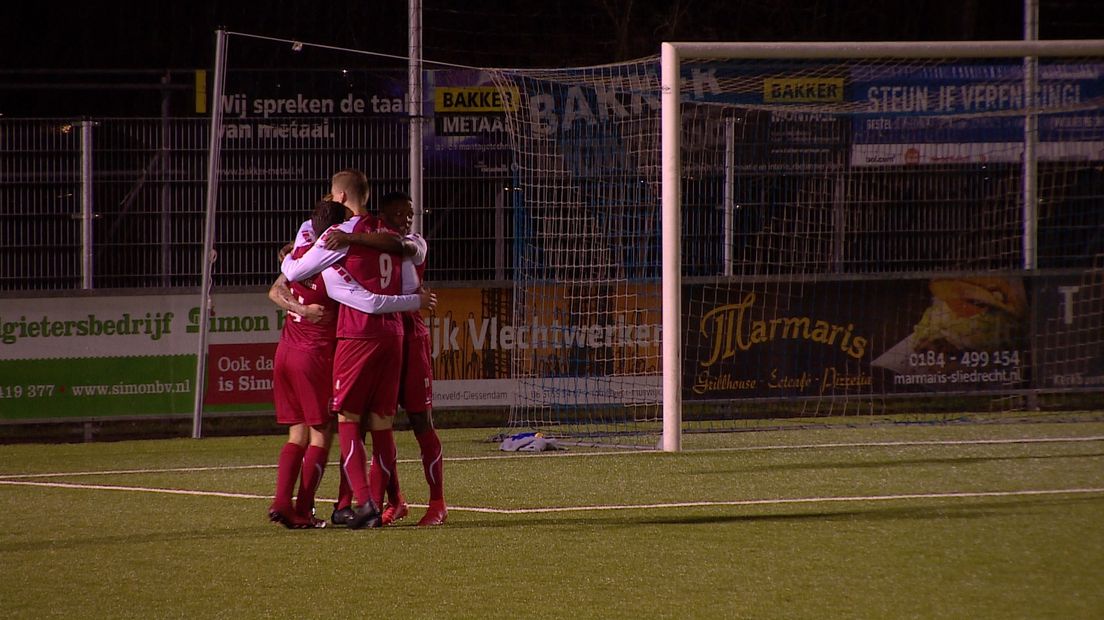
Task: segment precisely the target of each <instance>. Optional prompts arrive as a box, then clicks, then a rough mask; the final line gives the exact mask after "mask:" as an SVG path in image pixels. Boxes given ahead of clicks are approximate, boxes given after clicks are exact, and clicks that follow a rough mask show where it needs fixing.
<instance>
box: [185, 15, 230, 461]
mask: <svg viewBox="0 0 1104 620" xmlns="http://www.w3.org/2000/svg"><path fill="white" fill-rule="evenodd" d="M214 79H215V83H214V87H213V88H212V90H211V98H212V100H213V101H212V105H211V137H210V142H209V143H208V145H207V215H206V217H205V218H204V226H203V253H202V254H201V255H200V261H201V263H202V276H201V278H200V284H199V319H198V322H199V326H198V327H199V343H198V346H197V349H196V374H195V407H194V409H193V411H192V438H194V439H199V438H200V437H202V436H203V400H204V396H205V392H206V387H207V381H206V379H207V328H208V317H209V312H210V308H211V270H212V267H213V263H214V257H213V256H212V253H213V252H214V245H215V205H216V204H217V202H218V174H219V169H220V166H219V159H220V156H221V154H222V149H221V148H220V147H221V146H222V143H221V140H222V87H223V84H224V83H225V81H226V31H225V30H221V29H220V30H216V31H215V78H214Z"/></svg>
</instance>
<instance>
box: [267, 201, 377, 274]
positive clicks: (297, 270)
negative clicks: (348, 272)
mask: <svg viewBox="0 0 1104 620" xmlns="http://www.w3.org/2000/svg"><path fill="white" fill-rule="evenodd" d="M358 219H359V218H356V217H354V218H351V219H349V220H347V221H346V222H345V223H343V224H338V225H336V226H334V227H332V228H336V229H338V230H340V231H342V232H347V233H351V232H353V226H355V225H356V222H357V220H358ZM325 238H326V234H325V233H323V234H322V236H320V237H319V238H318V240H317V241H315V242H314V245H312V246H311V247H310V249H309V250H307V252H306V254H303V255H302V256H300V257H299V258H293V257H292V256H293V255H292V254H288V255H287V256H285V257H284V262H283V263H280V272H281V273H283V274H284V276H285V277H286V278H287V279H288V281H290V282H298V281H300V280H304V279H306V278H309V277H311V276H314V275H315V274H317V273H321V272H322V270H323V269H325V268H327V267H329V266H330V265H333V264H334V263H336V262H337V261H339V260H341V259H342V258H345V255H346V254H348V253H349V246H345V247H343V248H341V249H338V250H327V249H326V247H325V242H324V239H325Z"/></svg>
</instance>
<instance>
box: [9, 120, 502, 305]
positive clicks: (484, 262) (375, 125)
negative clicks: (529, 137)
mask: <svg viewBox="0 0 1104 620" xmlns="http://www.w3.org/2000/svg"><path fill="white" fill-rule="evenodd" d="M295 121H296V122H297V123H299V124H301V125H306V124H311V125H312V126H319V127H323V128H325V130H326V131H327V132H328V135H327V139H326V140H317V139H311V138H288V137H286V136H278V135H273V134H272V132H271V128H270V127H269V128H266V127H263V126H262V125H264V124H266V123H267V124H270V123H272V119H264V120H263V121H258V122H250V123H248V124H239V125H236V126H234V127H233V128H232V129H228V130H227V132H225V133H224V137H223V149H222V164H221V177H220V183H219V197H218V211H217V215H216V238H215V249H216V251H217V253H218V258H217V260H216V262H215V268H214V273H213V284H214V285H215V286H253V285H267V284H269V283H270V282H271V280H272V279H273V277H274V276H275V274H276V272H277V265H276V260H275V256H276V251H277V249H278V248H279V247H280V246H281V245H283V244H284V243H286V242H287V241H288V240H290V239H291V237H292V236H293V235H294V233H295V231H296V229H297V228H298V226H299V224H300V223H301V222H302V221H303V220H304V219H306V218H307V217H308V216H309V214H310V211H311V209H312V207H313V204H314V202H315V201H316V200H317V199H318V198H319V197H320V196H322V194H324V193H326V192H327V191H328V190H329V180H330V177H331V175H332V174H333V173H334V172H336V171H337V170H340V169H342V168H358V169H360V170H363V171H364V172H365V173H366V174H367V176H368V178H369V183H370V186H371V189H372V193H373V195H374V196H376V197H378V196H381V195H382V194H384V193H386V192H388V191H398V190H402V191H406V190H408V185H409V162H408V157H407V150H408V149H407V146H408V145H407V141H408V137H407V136H408V132H407V122H408V121H407V120H406V119H400V118H386V119H358V118H348V117H345V118H315V119H304V118H297V119H295ZM208 131H209V120H208V119H203V118H194V119H193V118H168V119H161V118H154V119H129V118H128V119H117V118H110V119H95V120H85V121H80V122H70V121H61V120H39V119H19V120H4V121H2V122H0V237H2V244H0V291H31V290H42V291H45V290H67V289H80V288H100V289H102V288H151V287H194V286H198V285H199V281H200V268H201V264H200V260H199V254H200V252H201V248H202V245H203V240H202V236H203V225H204V222H203V219H204V205H205V191H206V189H205V188H206V178H205V176H206V162H207V156H208V140H209V138H208ZM231 131H235V132H246V131H248V132H250V134H251V135H250V139H249V140H243V139H235V136H238V137H240V135H241V134H240V133H239V134H232V133H230V132H231ZM266 132H267V133H266ZM462 146H463V145H457V146H456V148H452V147H451V146H450V145H447V144H446V145H443V146H442V145H437V146H433V147H430V148H427V150H426V152H425V164H424V166H425V173H424V180H425V189H424V201H425V205H424V207H425V211H426V216H425V220H424V230H425V234H426V235H427V237H430V238H432V239H433V241H434V260H432V261H431V262H430V264H429V267H428V273H427V279H428V280H430V281H437V282H444V281H471V280H483V281H488V280H498V281H501V280H506V279H508V278H509V277H510V275H509V272H510V264H511V262H512V256H511V254H512V249H511V248H512V230H513V229H512V225H511V223H510V220H509V217H510V216H509V213H508V209H507V208H506V204H507V201H506V199H505V198H504V195H505V194H506V193H507V192H508V191H509V188H510V183H509V182H508V179H507V172H506V171H508V170H509V165H508V164H507V160H508V158H509V152H508V151H507V150H506V149H505V148H502V149H497V150H496V149H495V148H493V147H492V148H481V149H480V150H467V149H464V148H462ZM82 163H83V165H82ZM82 197H83V199H82ZM82 225H84V228H83V232H82Z"/></svg>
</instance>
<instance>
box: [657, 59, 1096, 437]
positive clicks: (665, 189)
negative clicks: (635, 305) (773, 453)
mask: <svg viewBox="0 0 1104 620" xmlns="http://www.w3.org/2000/svg"><path fill="white" fill-rule="evenodd" d="M1048 57H1049V58H1077V57H1086V58H1094V59H1095V60H1094V61H1093V62H1097V63H1099V59H1100V58H1102V57H1104V40H1084V41H1069V40H1064V41H984V42H983V41H969V42H961V41H930V42H914V43H904V42H869V43H861V42H856V43H821V42H817V43H690V42H678V43H664V44H663V45H662V50H661V75H660V80H661V132H662V139H661V145H662V156H661V176H662V211H661V212H662V270H661V273H662V301H663V304H662V305H663V309H662V375H663V383H662V385H663V397H662V401H663V402H662V410H663V411H662V417H663V431H662V432H663V438H662V448H663V450H665V451H677V450H680V448H681V443H682V430H683V416H682V405H683V403H682V399H683V372H684V369H683V365H682V364H683V338H684V334H683V331H682V330H683V325H682V320H683V316H682V315H683V308H684V306H683V299H682V293H683V289H682V286H683V276H682V273H683V270H682V266H683V263H682V260H683V255H682V247H681V245H682V244H681V241H682V235H683V230H682V226H681V222H682V205H683V187H682V179H683V176H684V172H683V164H682V148H683V144H682V142H681V141H682V136H683V124H682V110H681V105H682V104H683V102H684V99H683V93H684V90H683V88H684V87H683V83H684V81H685V79H684V78H685V76H684V75H683V72H682V69H683V67H684V63H685V62H686V61H689V60H724V61H741V60H786V61H799V62H800V61H806V60H809V61H812V60H846V59H851V60H875V59H890V60H896V61H909V60H917V61H919V60H924V59H949V58H957V59H1005V60H1008V59H1023V63H1024V65H1023V77H1022V79H1023V91H1022V92H1024V93H1035V92H1036V89H1037V82H1036V80H1037V79H1038V77H1037V74H1036V71H1035V67H1036V64H1035V63H1036V59H1038V58H1048ZM1023 100H1024V105H1023V106H1022V108H1021V109H1018V110H1015V111H1011V110H1005V111H1004V113H1005V114H1006V116H1007V115H1011V114H1016V115H1018V116H1020V117H1022V118H1024V119H1025V123H1024V132H1023V140H1024V141H1023V145H1022V147H1023V156H1022V158H1021V159H1022V173H1021V177H1020V180H1021V182H1022V187H1021V188H1019V192H1018V194H1019V200H1020V201H1021V203H1022V205H1021V206H1022V214H1023V215H1022V227H1023V235H1022V239H1021V241H1022V259H1023V264H1022V268H1023V269H1024V270H1025V271H1027V270H1032V269H1034V268H1035V252H1036V238H1035V225H1036V223H1037V220H1038V213H1037V210H1036V208H1037V204H1036V201H1037V199H1038V197H1037V195H1036V194H1035V192H1034V187H1035V182H1036V177H1035V170H1036V164H1037V157H1038V155H1037V151H1036V149H1035V148H1034V140H1035V139H1036V133H1035V132H1036V131H1037V129H1035V126H1034V123H1033V122H1032V119H1033V118H1034V115H1035V109H1034V108H1035V105H1036V103H1035V97H1032V96H1027V97H1024V98H1023ZM1096 105H1099V102H1097V103H1096ZM1097 109H1098V108H1097ZM1090 158H1091V156H1090ZM982 161H985V160H984V159H983V160H982ZM1090 221H1092V220H1090ZM1094 311H1095V310H1094ZM986 355H988V354H986Z"/></svg>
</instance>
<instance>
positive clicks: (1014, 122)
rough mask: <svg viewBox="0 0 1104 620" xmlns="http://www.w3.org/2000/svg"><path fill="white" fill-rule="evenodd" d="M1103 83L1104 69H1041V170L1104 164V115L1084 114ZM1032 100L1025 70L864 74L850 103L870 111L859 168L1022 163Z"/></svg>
mask: <svg viewBox="0 0 1104 620" xmlns="http://www.w3.org/2000/svg"><path fill="white" fill-rule="evenodd" d="M1102 78H1104V65H1100V64H1078V65H1068V64H1045V63H1041V64H1040V66H1039V72H1038V83H1039V88H1038V91H1037V92H1036V93H1035V94H1034V101H1035V109H1036V110H1038V111H1039V112H1040V114H1039V115H1038V121H1039V133H1038V157H1039V159H1040V160H1041V161H1057V160H1068V159H1076V160H1096V161H1099V160H1102V159H1104V113H1101V111H1100V110H1099V108H1094V109H1086V110H1084V111H1078V110H1077V108H1078V107H1088V106H1090V104H1091V102H1092V101H1094V100H1096V99H1098V98H1099V97H1100V96H1101V95H1102V94H1104V79H1102ZM1024 91H1025V89H1024V81H1023V63H1022V62H1019V61H1014V62H1011V63H1007V64H989V63H987V64H960V65H955V66H946V65H943V66H929V67H924V66H919V65H917V66H889V65H887V66H876V67H868V66H864V67H858V68H856V69H854V70H853V72H852V75H851V80H850V83H849V87H848V93H849V94H848V100H849V101H853V102H855V103H858V104H861V105H860V112H859V113H858V114H856V115H855V116H854V120H853V130H852V141H853V148H852V157H851V164H852V165H854V166H872V165H873V166H879V165H902V164H931V163H986V162H1018V161H1020V158H1021V157H1022V156H1023V140H1024V116H1023V113H1022V111H1023V110H1025V108H1026V106H1025V101H1026V100H1028V98H1027V97H1025V92H1024ZM1058 109H1065V110H1072V111H1067V112H1061V113H1055V112H1054V111H1055V110H1058ZM1048 112H1049V113H1048Z"/></svg>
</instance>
